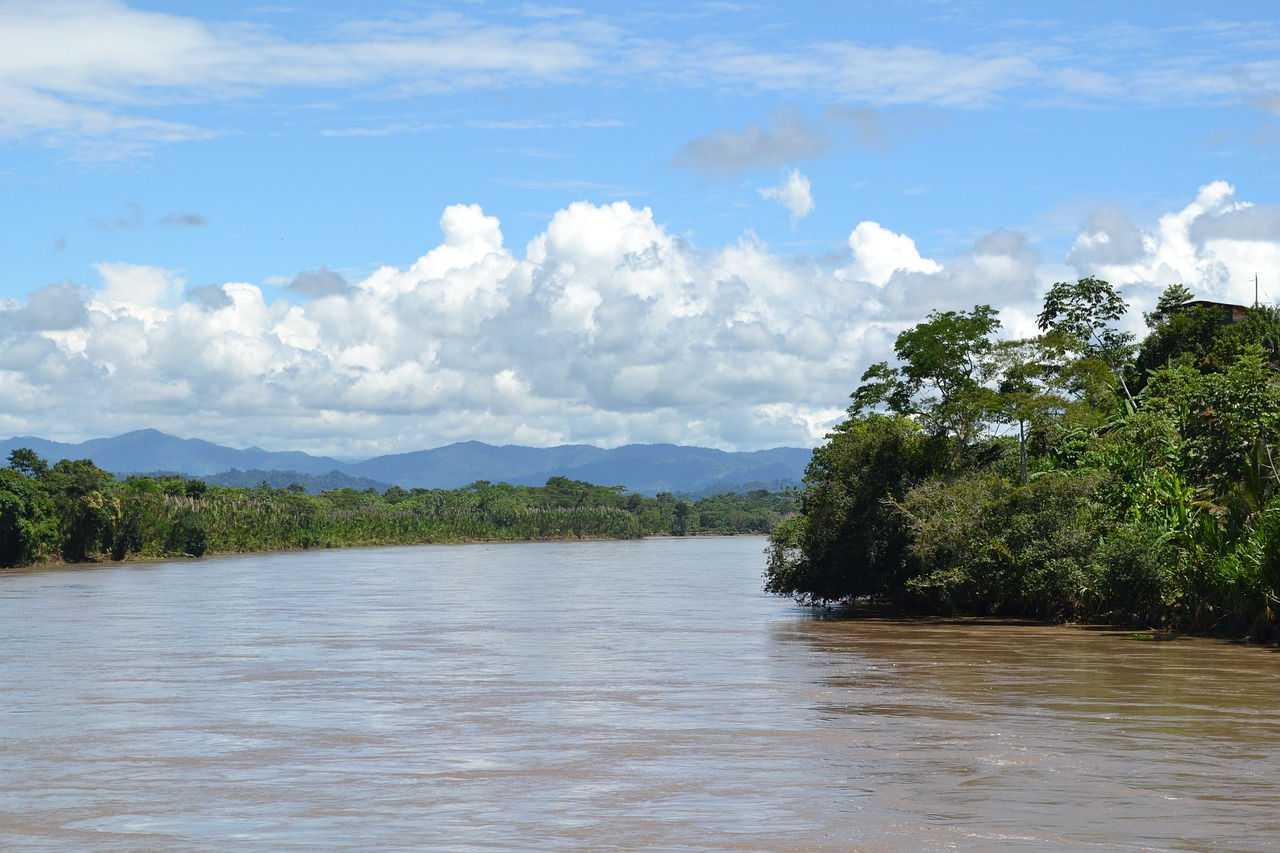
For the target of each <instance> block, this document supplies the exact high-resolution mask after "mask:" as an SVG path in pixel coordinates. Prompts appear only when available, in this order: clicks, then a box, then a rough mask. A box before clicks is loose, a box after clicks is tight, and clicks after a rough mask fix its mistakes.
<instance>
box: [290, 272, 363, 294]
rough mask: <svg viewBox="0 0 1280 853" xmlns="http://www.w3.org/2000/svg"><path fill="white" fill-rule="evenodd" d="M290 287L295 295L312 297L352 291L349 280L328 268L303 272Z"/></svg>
mask: <svg viewBox="0 0 1280 853" xmlns="http://www.w3.org/2000/svg"><path fill="white" fill-rule="evenodd" d="M288 287H289V289H290V290H292V291H293V292H295V293H301V294H302V295H303V296H311V297H319V296H336V295H338V294H342V293H346V292H347V291H348V290H350V289H351V285H349V284H347V280H346V279H345V278H343V277H342V275H341V274H340V273H336V272H334V271H333V270H331V269H329V268H328V267H320V269H318V270H303V271H302V272H300V273H298V274H297V275H296V276H294V278H293V281H291V282H289V284H288Z"/></svg>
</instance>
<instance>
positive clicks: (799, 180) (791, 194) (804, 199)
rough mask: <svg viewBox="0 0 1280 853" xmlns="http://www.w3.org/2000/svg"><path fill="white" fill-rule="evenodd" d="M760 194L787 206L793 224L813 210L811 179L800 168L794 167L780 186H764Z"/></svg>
mask: <svg viewBox="0 0 1280 853" xmlns="http://www.w3.org/2000/svg"><path fill="white" fill-rule="evenodd" d="M760 195H761V196H763V197H764V198H767V199H772V200H773V201H776V202H777V203H778V204H780V205H782V206H783V207H785V208H786V209H787V212H788V213H790V214H791V224H792V225H793V226H794V225H795V224H796V223H797V222H799V221H800V220H801V219H804V218H805V217H806V216H808V215H809V214H810V213H812V212H813V193H812V192H810V187H809V179H808V178H806V177H805V176H804V175H802V174H800V170H799V169H792V170H791V172H790V174H788V175H787V176H786V177H785V178H784V179H783V180H782V183H780V184H779V185H778V186H776V187H764V188H762V189H761V190H760Z"/></svg>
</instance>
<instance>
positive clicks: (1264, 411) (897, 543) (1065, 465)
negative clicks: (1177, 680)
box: [766, 278, 1280, 641]
mask: <svg viewBox="0 0 1280 853" xmlns="http://www.w3.org/2000/svg"><path fill="white" fill-rule="evenodd" d="M1126 309H1127V306H1126V304H1125V302H1124V300H1123V299H1122V298H1121V297H1120V296H1119V295H1118V294H1117V293H1116V292H1115V291H1114V290H1113V289H1112V288H1111V286H1110V285H1109V284H1108V283H1107V282H1104V281H1099V280H1096V279H1092V278H1088V279H1081V280H1080V281H1079V282H1076V283H1074V284H1067V283H1060V284H1057V285H1055V286H1054V287H1053V288H1052V289H1051V290H1050V291H1049V294H1048V295H1047V297H1046V300H1045V305H1044V311H1043V312H1042V313H1041V314H1040V316H1039V317H1038V318H1037V319H1038V324H1039V327H1040V329H1041V330H1042V332H1043V334H1041V335H1039V336H1037V337H1034V338H1029V339H1024V340H1016V341H999V340H997V339H996V337H995V333H996V331H997V329H998V328H999V326H1000V323H999V320H998V316H997V312H996V311H995V310H994V309H992V308H991V307H990V306H986V305H979V306H975V307H974V309H973V310H972V311H947V312H938V311H935V312H932V313H931V314H930V315H929V318H928V319H927V321H926V322H924V323H921V324H919V325H917V326H914V327H912V328H910V329H907V330H905V331H904V332H902V333H901V334H900V335H899V336H898V338H897V341H896V343H895V352H896V354H897V357H898V361H897V363H896V364H894V365H890V364H888V363H880V364H876V365H873V366H872V367H871V368H869V369H868V370H867V371H866V373H864V374H863V377H862V383H863V384H862V385H861V386H859V387H858V388H857V389H856V390H855V391H854V393H853V395H852V398H853V405H852V406H851V407H850V409H849V418H848V419H847V420H845V421H844V422H843V423H841V424H840V425H839V426H837V427H836V428H835V430H834V431H833V432H832V433H831V434H830V435H829V436H828V440H827V443H826V444H825V445H823V446H822V447H820V448H818V449H817V450H816V451H815V452H814V456H813V460H812V462H811V463H810V465H809V468H808V471H807V473H806V476H805V483H804V488H803V490H802V493H801V495H800V499H799V504H800V505H799V514H798V515H796V516H795V517H793V518H791V519H789V520H787V521H784V522H783V523H782V524H781V525H780V526H779V527H778V529H777V530H775V531H774V532H773V534H772V536H771V546H770V553H769V565H768V569H767V572H766V588H767V589H768V590H769V591H770V592H774V593H777V594H780V595H790V596H794V597H796V598H798V599H801V600H803V601H809V602H828V601H844V600H852V599H858V598H867V599H871V600H876V601H884V602H889V603H892V604H893V605H894V606H895V607H897V608H899V609H900V610H902V611H904V612H908V613H926V614H972V615H998V616H1014V617H1030V618H1035V619H1041V620H1054V621H1082V622H1103V623H1112V624H1126V625H1136V626H1140V627H1143V628H1145V627H1147V626H1155V627H1158V628H1168V629H1177V630H1182V631H1190V632H1198V633H1212V634H1218V635H1225V636H1236V637H1244V636H1249V637H1253V638H1255V639H1260V640H1266V641H1274V640H1276V639H1277V637H1278V636H1280V629H1278V624H1277V613H1278V612H1280V469H1278V468H1277V460H1280V379H1278V377H1280V372H1278V370H1280V311H1277V310H1276V309H1274V308H1271V307H1267V306H1255V307H1253V308H1249V309H1246V308H1243V307H1241V306H1228V305H1223V304H1220V303H1206V302H1202V301H1195V300H1193V299H1192V298H1191V294H1190V293H1189V292H1188V291H1187V290H1186V289H1185V288H1183V287H1182V286H1181V285H1174V286H1171V287H1169V288H1168V289H1166V291H1165V293H1164V295H1163V296H1162V298H1161V299H1160V301H1159V303H1158V305H1157V307H1156V310H1155V311H1153V312H1151V313H1150V314H1148V315H1146V321H1147V325H1148V329H1149V332H1148V334H1147V336H1146V337H1145V339H1144V340H1142V341H1141V342H1140V343H1139V342H1138V341H1137V340H1136V339H1135V338H1134V337H1133V336H1131V335H1128V334H1126V333H1122V332H1120V331H1118V330H1117V328H1116V324H1117V321H1118V320H1119V319H1120V318H1121V317H1122V316H1123V314H1124V313H1125V311H1126Z"/></svg>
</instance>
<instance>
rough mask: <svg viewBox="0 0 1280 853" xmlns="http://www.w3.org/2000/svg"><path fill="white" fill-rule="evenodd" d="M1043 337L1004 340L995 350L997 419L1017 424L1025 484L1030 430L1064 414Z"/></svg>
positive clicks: (1057, 372) (1057, 373)
mask: <svg viewBox="0 0 1280 853" xmlns="http://www.w3.org/2000/svg"><path fill="white" fill-rule="evenodd" d="M1053 349H1054V347H1053V346H1052V344H1051V342H1050V341H1048V340H1047V339H1046V337H1045V336H1041V337H1037V338H1026V339H1023V340H1018V341H1005V342H1002V343H1001V344H1000V345H999V346H998V347H997V348H996V362H997V365H998V375H999V385H998V389H997V390H998V397H997V400H998V403H999V405H998V408H997V415H996V419H997V420H999V421H1001V422H1003V423H1008V424H1017V425H1018V471H1019V480H1020V481H1021V482H1022V484H1023V485H1024V486H1025V485H1026V484H1027V482H1028V472H1027V442H1028V439H1029V437H1030V434H1031V431H1032V430H1033V429H1037V428H1040V429H1043V428H1044V427H1045V426H1046V424H1047V422H1048V421H1050V419H1053V418H1056V417H1057V416H1059V415H1061V414H1062V413H1063V412H1065V410H1066V408H1067V399H1066V397H1065V396H1064V395H1063V393H1062V391H1063V389H1062V388H1061V387H1060V386H1061V365H1060V364H1058V363H1057V362H1056V359H1055V358H1054V353H1053Z"/></svg>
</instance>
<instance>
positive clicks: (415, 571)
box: [0, 537, 1280, 853]
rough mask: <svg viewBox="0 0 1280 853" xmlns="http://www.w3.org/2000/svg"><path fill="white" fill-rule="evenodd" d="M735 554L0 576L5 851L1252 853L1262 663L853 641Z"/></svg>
mask: <svg viewBox="0 0 1280 853" xmlns="http://www.w3.org/2000/svg"><path fill="white" fill-rule="evenodd" d="M763 548H764V542H763V540H761V539H758V538H749V537H742V538H706V539H650V540H643V541H634V542H566V543H518V544H479V545H460V546H424V547H414V548H383V549H358V550H346V551H325V552H295V553H283V554H268V555H249V556H238V557H223V558H212V559H205V560H199V561H185V562H163V563H150V564H129V565H111V566H102V567H93V568H84V569H74V568H73V569H59V570H52V571H41V572H34V573H32V572H18V573H4V574H0V684H2V685H3V693H0V848H3V849H4V850H6V851H8V850H13V851H59V853H61V851H69V850H70V851H129V852H130V853H138V852H139V851H148V852H149V851H183V853H188V851H214V850H219V851H220V850H235V851H272V853H274V851H308V853H314V851H420V850H449V851H508V850H530V851H538V850H600V851H632V850H634V851H647V850H673V851H676V850H678V851H723V850H735V851H737V850H758V851H770V852H771V853H781V852H782V851H904V852H905V851H923V850H989V849H1008V850H1031V851H1035V850H1125V851H1132V850H1153V851H1163V850H1178V851H1184V850H1186V851H1200V850H1259V851H1261V850H1271V849H1276V846H1277V845H1278V844H1280V805H1278V804H1280V657H1278V656H1277V653H1276V652H1274V651H1272V650H1269V649H1261V648H1250V647H1242V646H1236V645H1231V644H1227V643H1220V642H1215V641H1210V640H1193V639H1176V640H1160V639H1157V640H1147V641H1143V640H1136V639H1133V638H1130V637H1129V636H1127V635H1126V634H1125V633H1124V632H1120V631H1106V630H1089V629H1082V628H1071V627H1049V626H1035V625H1023V624H1012V623H985V622H975V621H938V620H919V621H890V620H879V619H869V620H861V621H851V620H842V619H832V618H821V617H820V616H815V615H814V614H812V613H810V612H809V611H808V610H806V609H803V608H799V607H797V606H796V605H794V604H793V603H791V602H789V601H786V600H783V599H777V598H772V597H769V596H765V595H763V594H762V593H761V592H760V585H761V578H760V576H761V572H762V570H763V564H764V558H763Z"/></svg>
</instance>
